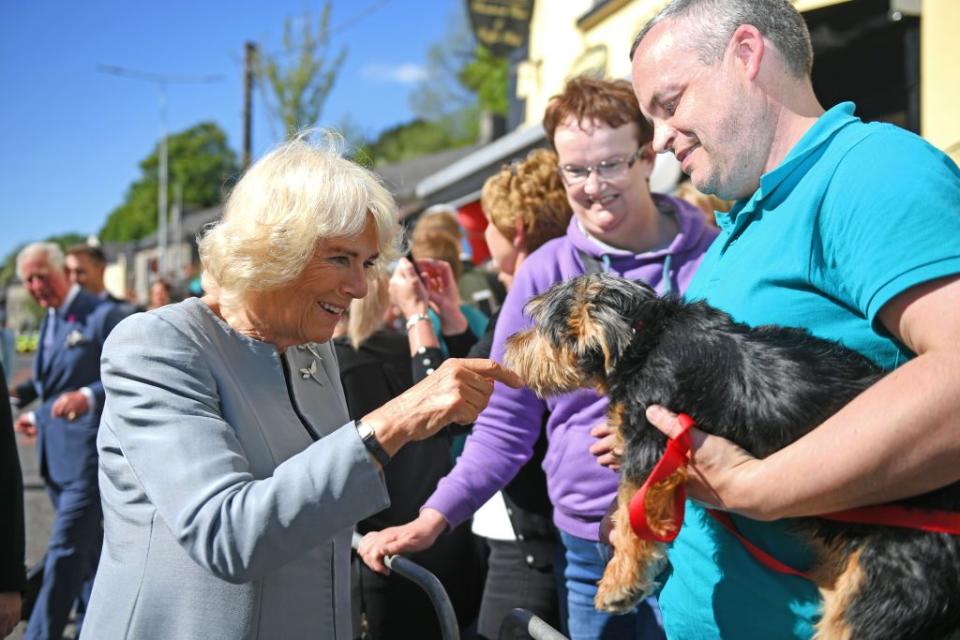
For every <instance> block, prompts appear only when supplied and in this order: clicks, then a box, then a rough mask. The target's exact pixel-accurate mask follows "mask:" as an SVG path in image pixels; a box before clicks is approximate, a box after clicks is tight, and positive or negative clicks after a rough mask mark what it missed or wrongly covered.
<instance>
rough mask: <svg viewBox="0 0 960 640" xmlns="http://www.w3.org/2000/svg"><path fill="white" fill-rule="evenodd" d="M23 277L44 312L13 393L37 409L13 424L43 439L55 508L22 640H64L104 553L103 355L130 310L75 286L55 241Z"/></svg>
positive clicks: (34, 254) (22, 268) (40, 250)
mask: <svg viewBox="0 0 960 640" xmlns="http://www.w3.org/2000/svg"><path fill="white" fill-rule="evenodd" d="M17 273H18V274H19V276H20V278H21V279H22V280H23V282H24V284H25V285H26V287H27V291H29V293H30V295H31V297H33V299H34V300H35V301H36V302H37V303H38V304H39V305H40V306H41V307H43V308H44V309H45V310H46V316H45V318H44V320H43V324H42V325H41V329H40V334H41V337H40V344H39V348H38V350H37V357H36V359H35V360H34V368H33V372H34V376H33V379H32V380H29V381H27V382H25V383H23V384H20V385H18V386H16V387H15V388H12V389H11V390H10V392H11V396H12V397H13V398H14V399H15V400H16V401H17V404H18V406H19V407H25V406H26V405H27V404H29V403H30V402H32V401H33V400H34V399H35V398H39V399H40V402H41V404H40V406H39V407H38V408H37V409H36V410H35V411H32V412H30V413H21V415H20V416H19V417H18V418H17V421H16V425H15V427H16V429H17V430H18V431H20V432H21V433H24V434H26V435H27V436H37V437H38V442H37V451H38V455H39V462H40V473H41V475H42V476H43V478H44V481H45V482H46V484H47V489H48V491H49V493H50V498H51V500H52V501H53V506H54V509H55V511H56V516H55V518H54V523H53V530H52V531H51V533H50V542H49V543H48V545H47V557H46V561H45V565H44V578H43V584H42V586H41V587H40V592H39V594H38V595H37V600H36V602H35V604H34V608H33V613H32V614H31V616H30V621H29V623H28V624H27V631H26V634H25V638H28V639H35V638H36V639H39V638H56V639H57V640H59V639H60V638H61V636H62V634H63V628H64V626H65V625H66V622H67V618H68V616H69V614H70V609H71V608H72V607H73V604H74V603H75V602H77V601H78V599H79V609H78V610H79V611H80V612H81V613H82V612H83V611H84V610H85V604H86V599H87V598H88V597H89V595H90V589H91V586H92V583H93V576H94V573H95V572H96V565H97V560H98V558H99V554H100V546H101V542H102V539H103V531H102V528H101V511H100V494H99V491H98V490H97V446H96V439H97V427H98V426H99V424H100V412H101V410H102V408H103V402H104V393H103V385H102V384H101V383H100V351H101V349H102V348H103V343H104V340H106V337H107V335H108V334H109V333H110V331H111V330H112V329H113V327H114V326H115V325H116V324H117V323H118V322H119V321H120V320H121V319H122V318H123V317H124V316H126V315H127V314H128V313H129V307H124V306H120V305H115V304H113V303H111V302H108V301H104V300H101V299H100V298H98V297H97V296H95V295H92V294H90V293H88V292H86V291H83V290H82V289H81V288H80V286H79V285H77V284H73V285H71V283H70V281H69V279H68V276H67V272H66V269H65V267H64V257H63V253H62V252H61V251H60V248H59V247H58V246H57V245H55V244H52V243H42V242H40V243H35V244H32V245H29V246H27V247H26V248H25V249H23V250H22V251H21V252H20V255H18V256H17Z"/></svg>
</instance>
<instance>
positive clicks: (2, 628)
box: [0, 365, 25, 638]
mask: <svg viewBox="0 0 960 640" xmlns="http://www.w3.org/2000/svg"><path fill="white" fill-rule="evenodd" d="M6 386H7V380H6V376H5V375H4V371H3V366H2V365H0V389H2V388H6ZM23 525H24V523H23V478H22V476H21V474H20V458H19V456H18V455H17V443H16V439H15V437H14V435H13V418H12V415H11V413H10V403H9V402H6V401H4V402H2V403H0V638H4V637H6V636H7V634H9V633H10V632H11V631H13V628H14V627H15V626H16V625H17V623H18V622H20V604H21V603H20V590H21V589H22V588H23V586H24V582H25V575H24V564H23V563H24V528H23Z"/></svg>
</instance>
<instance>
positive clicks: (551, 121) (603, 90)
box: [543, 76, 653, 147]
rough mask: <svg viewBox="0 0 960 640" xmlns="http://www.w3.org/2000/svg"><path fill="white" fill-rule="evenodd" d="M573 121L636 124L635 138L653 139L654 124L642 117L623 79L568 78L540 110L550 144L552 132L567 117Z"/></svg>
mask: <svg viewBox="0 0 960 640" xmlns="http://www.w3.org/2000/svg"><path fill="white" fill-rule="evenodd" d="M571 117H572V118H573V119H574V121H575V122H577V123H579V124H583V123H584V122H590V121H591V120H592V121H596V122H600V123H603V124H605V125H607V126H608V127H611V128H614V129H616V128H617V127H622V126H623V125H625V124H629V123H631V122H632V123H634V124H635V125H637V142H639V143H640V146H641V147H642V146H644V145H646V144H647V143H649V142H650V141H651V140H653V127H651V126H650V123H649V122H647V120H646V118H644V117H643V113H641V111H640V103H638V102H637V96H636V95H635V94H634V93H633V87H631V86H630V83H629V82H627V81H626V80H596V79H594V78H589V77H586V76H579V77H576V78H573V79H571V80H570V81H568V82H567V85H566V86H565V87H564V88H563V93H559V94H557V95H555V96H553V97H552V98H550V103H549V104H548V105H547V110H546V112H545V113H544V114H543V128H544V130H545V131H546V132H547V140H548V141H549V142H550V144H551V145H553V134H554V133H555V132H556V130H557V127H559V126H560V125H561V124H563V123H564V122H565V121H566V120H567V119H568V118H571Z"/></svg>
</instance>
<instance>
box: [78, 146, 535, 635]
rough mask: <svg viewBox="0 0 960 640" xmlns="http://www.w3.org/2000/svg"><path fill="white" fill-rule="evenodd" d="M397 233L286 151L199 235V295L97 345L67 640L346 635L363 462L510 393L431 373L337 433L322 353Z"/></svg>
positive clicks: (374, 192) (247, 180)
mask: <svg viewBox="0 0 960 640" xmlns="http://www.w3.org/2000/svg"><path fill="white" fill-rule="evenodd" d="M398 232H399V224H398V221H397V213H396V209H395V206H394V203H393V201H392V200H391V198H390V196H389V194H388V193H387V191H386V190H385V189H384V188H383V186H382V185H381V184H380V183H379V181H378V180H377V179H376V178H375V177H374V176H373V175H372V174H371V173H370V172H368V171H366V170H365V169H363V168H361V167H359V166H358V165H355V164H353V163H351V162H348V161H347V160H345V159H343V158H342V157H341V156H340V155H339V154H338V153H337V152H336V151H335V150H334V149H332V148H330V145H329V144H327V145H325V146H317V145H313V144H310V143H309V142H307V141H306V140H305V139H299V140H296V141H293V142H290V143H287V144H285V145H283V146H281V147H280V148H278V149H276V150H275V151H273V152H272V153H270V154H268V155H267V156H265V157H264V158H263V159H261V160H260V161H259V162H257V163H256V164H255V165H254V166H253V167H251V169H250V170H249V171H248V172H247V174H246V175H245V176H244V177H243V178H242V180H241V181H240V182H239V183H238V184H237V186H236V188H235V189H234V191H233V193H232V195H231V196H230V198H229V200H228V202H227V204H226V208H225V211H224V217H223V220H222V221H220V222H219V223H218V224H217V225H216V226H214V227H213V228H212V229H211V230H210V231H209V232H208V233H207V234H206V235H205V236H204V238H203V239H202V241H201V243H200V258H201V262H202V263H203V268H204V275H203V278H204V282H203V284H204V289H205V290H206V291H207V292H208V293H207V295H205V296H204V297H203V298H192V299H189V300H186V301H184V302H181V303H179V304H174V305H168V306H166V307H163V308H161V309H157V310H154V311H151V312H149V313H141V314H137V315H135V316H132V317H131V318H129V319H128V320H127V321H125V322H123V323H121V324H120V325H119V326H118V327H117V329H116V330H115V331H114V333H113V334H111V337H110V339H109V340H108V342H107V345H106V347H105V348H104V353H103V363H102V369H103V375H102V379H103V385H104V387H105V389H106V395H107V401H106V406H105V409H104V413H103V420H102V423H101V426H100V433H99V439H98V448H99V453H100V478H101V493H102V500H103V512H104V530H105V534H104V547H103V554H102V557H101V561H100V567H99V573H98V575H97V579H96V582H95V585H94V589H93V596H92V600H91V604H90V608H89V610H88V612H87V617H86V621H85V624H84V627H83V637H84V638H93V639H97V638H136V639H138V640H139V639H141V638H145V639H148V640H149V639H152V638H203V639H204V640H211V639H216V638H223V639H224V640H227V639H230V640H237V639H248V638H250V639H252V638H305V637H313V638H317V637H319V638H337V639H344V640H346V639H348V638H351V637H352V632H351V628H350V626H351V624H350V598H349V589H350V579H349V554H350V536H351V532H352V530H353V526H354V524H355V523H356V522H357V521H359V520H361V519H363V518H365V517H367V516H369V515H371V514H373V513H376V512H377V511H380V510H382V509H383V508H385V507H386V506H387V505H389V503H390V500H389V496H388V494H387V489H386V487H385V485H384V481H383V476H382V474H381V473H380V470H381V467H382V466H383V465H385V464H387V463H388V462H389V460H390V458H391V457H392V456H394V455H395V454H396V453H397V452H398V451H399V450H400V449H401V448H402V447H403V446H404V445H405V444H407V443H408V442H411V441H415V440H422V439H424V438H428V437H430V436H431V435H433V434H434V433H436V432H437V431H438V430H439V429H440V428H442V427H443V426H444V425H446V424H448V423H450V422H470V421H471V420H473V419H474V417H475V416H476V415H477V413H478V412H479V410H480V409H481V408H482V407H483V406H484V405H485V404H486V402H487V400H488V398H489V395H490V393H491V391H492V388H493V381H494V380H503V381H506V382H508V383H510V384H517V381H516V379H515V377H514V376H513V375H511V374H509V373H507V372H505V371H504V370H502V369H500V368H499V367H498V366H497V365H495V364H493V363H491V362H487V361H479V360H474V361H450V362H448V363H446V364H445V365H444V366H443V367H441V368H439V369H438V370H437V372H436V375H433V376H430V377H429V378H428V379H427V380H425V381H424V382H423V383H422V384H420V385H417V386H415V387H414V388H412V389H410V390H409V391H407V392H406V393H404V394H402V395H400V396H398V397H397V398H395V399H394V400H392V401H390V402H388V403H387V404H386V405H384V406H383V407H380V408H378V409H376V410H373V411H371V412H369V413H367V414H365V415H364V416H362V417H361V419H359V420H350V418H349V417H348V414H347V406H346V403H345V401H344V398H343V392H342V390H341V386H340V380H339V372H338V370H337V360H336V356H335V354H334V351H333V347H332V346H331V345H330V343H329V340H330V337H331V335H332V334H333V331H334V327H335V326H336V324H337V322H338V321H339V320H340V317H341V315H342V314H343V312H344V311H345V310H346V309H347V307H348V306H349V305H350V302H351V300H354V299H357V298H362V297H363V296H364V295H366V293H367V282H368V279H369V277H370V274H371V272H373V271H375V270H376V269H377V268H378V267H379V265H380V264H381V263H382V262H384V261H386V260H389V259H391V258H392V257H393V256H395V255H396V249H395V246H396V243H397V238H398Z"/></svg>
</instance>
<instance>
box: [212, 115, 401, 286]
mask: <svg viewBox="0 0 960 640" xmlns="http://www.w3.org/2000/svg"><path fill="white" fill-rule="evenodd" d="M313 138H319V142H313V141H311V139H313ZM342 147H343V141H342V138H340V137H339V136H337V135H336V134H333V133H329V132H319V133H316V132H308V133H304V134H301V135H300V136H299V137H297V138H296V139H294V140H291V141H289V142H286V143H284V144H281V145H280V146H278V147H277V148H276V149H274V150H273V151H271V152H270V153H268V154H267V155H265V156H264V157H263V158H261V159H260V160H259V161H257V162H256V163H255V164H254V165H253V166H252V167H250V169H249V170H248V171H247V173H246V174H245V175H244V176H243V178H241V180H240V181H239V182H238V183H237V185H236V187H234V189H233V192H232V193H231V194H230V197H229V198H228V200H227V203H226V205H225V207H224V214H223V219H222V220H221V221H220V222H218V223H217V224H215V225H214V226H213V227H211V228H209V229H208V230H207V232H206V233H205V234H204V235H203V237H202V238H201V239H200V240H199V243H198V244H199V253H200V261H201V263H202V264H203V270H204V271H203V276H202V282H203V286H204V288H205V289H207V290H216V291H217V292H218V295H219V296H220V298H221V299H226V298H229V299H233V300H235V301H239V300H242V299H243V298H244V297H245V296H246V295H247V294H248V293H250V292H253V291H267V290H271V289H275V288H278V287H281V286H283V285H285V284H288V283H290V282H292V281H293V280H295V279H296V278H297V277H298V276H299V275H300V273H301V272H302V271H303V269H304V267H305V266H306V264H307V262H308V261H309V260H310V258H311V257H313V255H314V253H315V252H316V250H317V243H318V242H319V241H320V240H326V239H331V238H343V237H352V236H357V235H359V234H361V233H362V232H363V230H364V228H365V227H366V224H367V221H368V219H370V218H372V220H373V223H374V226H375V227H376V229H377V238H378V245H379V251H380V257H379V259H378V262H379V263H380V265H383V264H385V263H387V262H389V261H391V260H393V259H395V258H396V257H397V256H399V255H400V251H399V243H400V238H401V227H400V221H399V213H398V210H397V206H396V204H395V203H394V200H393V197H392V196H391V195H390V192H389V191H387V189H386V188H385V187H384V186H383V184H382V183H381V181H380V179H379V178H377V176H375V175H374V174H373V173H372V172H370V171H369V170H367V169H364V168H363V167H361V166H360V165H358V164H356V163H354V162H351V161H350V160H347V159H346V158H344V157H343V156H342V151H341V149H342ZM368 216H369V217H368Z"/></svg>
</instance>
